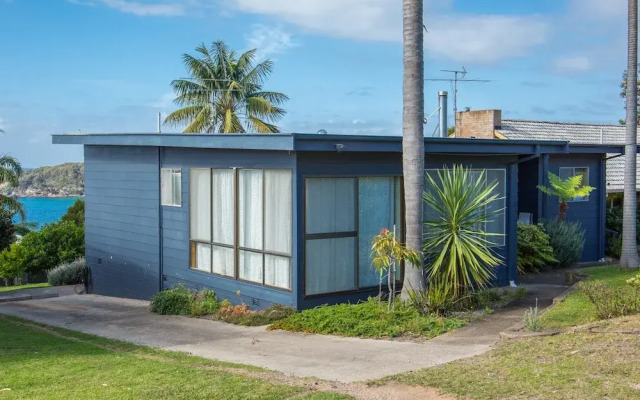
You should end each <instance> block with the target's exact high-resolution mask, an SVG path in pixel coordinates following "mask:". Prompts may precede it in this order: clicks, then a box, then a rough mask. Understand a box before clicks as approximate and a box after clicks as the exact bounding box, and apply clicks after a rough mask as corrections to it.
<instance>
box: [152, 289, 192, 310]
mask: <svg viewBox="0 0 640 400" xmlns="http://www.w3.org/2000/svg"><path fill="white" fill-rule="evenodd" d="M194 297H195V293H194V292H192V291H190V290H189V289H187V287H186V286H185V285H176V286H175V287H174V288H173V289H170V290H163V291H162V292H158V293H157V294H156V295H155V296H154V297H153V299H152V300H151V311H153V312H154V313H156V314H160V315H185V316H186V315H191V312H192V311H191V310H192V307H193V303H194Z"/></svg>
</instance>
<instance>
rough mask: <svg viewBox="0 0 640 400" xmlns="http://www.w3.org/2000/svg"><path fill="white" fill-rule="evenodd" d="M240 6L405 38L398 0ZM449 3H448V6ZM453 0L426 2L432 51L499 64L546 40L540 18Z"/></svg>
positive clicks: (299, 21) (242, 0)
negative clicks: (455, 8)
mask: <svg viewBox="0 0 640 400" xmlns="http://www.w3.org/2000/svg"><path fill="white" fill-rule="evenodd" d="M228 1H229V2H230V3H231V4H232V6H234V7H235V8H236V9H237V10H239V11H242V12H245V13H251V14H259V15H266V16H271V17H275V18H278V19H280V20H282V21H286V22H288V23H291V24H293V25H296V26H298V27H299V28H301V29H303V30H306V31H309V32H315V33H319V34H324V35H328V36H333V37H339V38H347V39H358V40H374V41H388V42H400V41H401V40H402V6H401V4H400V2H398V1H397V0H350V1H349V5H348V6H345V2H344V0H305V1H297V2H292V1H291V0H270V1H264V0H228ZM443 4H444V5H443ZM450 5H451V1H446V2H444V3H443V2H435V1H427V4H426V5H425V8H426V12H425V14H426V16H427V18H426V23H427V27H428V29H429V33H428V34H427V35H426V37H425V47H426V49H427V52H428V53H427V56H429V51H433V52H434V53H435V54H437V55H443V56H446V57H448V58H451V59H453V60H456V61H461V62H469V63H495V62H498V61H502V60H504V59H508V58H511V57H514V56H522V55H525V54H527V53H528V52H529V51H530V50H531V48H532V47H534V46H536V45H539V44H542V43H544V42H545V41H546V39H547V36H548V33H549V30H550V25H549V23H548V22H546V21H543V20H542V19H541V18H538V17H535V16H534V17H529V16H511V15H510V16H504V15H466V14H456V13H452V12H451V10H450Z"/></svg>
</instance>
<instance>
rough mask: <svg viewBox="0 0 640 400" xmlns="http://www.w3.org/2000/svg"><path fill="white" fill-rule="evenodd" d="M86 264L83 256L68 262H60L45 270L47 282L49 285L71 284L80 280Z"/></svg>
mask: <svg viewBox="0 0 640 400" xmlns="http://www.w3.org/2000/svg"><path fill="white" fill-rule="evenodd" d="M86 268H87V264H86V263H85V261H84V258H79V259H77V260H75V261H72V262H70V263H62V264H60V265H58V266H57V267H55V268H53V269H50V270H49V271H47V282H49V285H51V286H58V285H73V284H76V283H80V282H81V281H82V275H83V274H84V271H85V269H86Z"/></svg>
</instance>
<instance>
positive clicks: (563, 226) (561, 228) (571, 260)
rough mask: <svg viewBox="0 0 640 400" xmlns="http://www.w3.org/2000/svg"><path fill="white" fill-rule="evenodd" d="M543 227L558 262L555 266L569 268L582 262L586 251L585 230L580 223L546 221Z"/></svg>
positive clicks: (555, 220) (557, 220)
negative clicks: (583, 253) (581, 259)
mask: <svg viewBox="0 0 640 400" xmlns="http://www.w3.org/2000/svg"><path fill="white" fill-rule="evenodd" d="M543 226H544V231H545V232H546V233H547V235H549V243H550V244H551V247H552V248H553V257H554V258H555V259H556V260H557V263H556V264H555V265H554V266H556V267H559V268H568V267H571V266H573V265H574V264H575V263H577V262H578V261H580V257H581V256H582V250H584V229H582V225H581V224H580V223H579V222H566V221H561V220H559V219H552V220H549V221H545V222H544V223H543Z"/></svg>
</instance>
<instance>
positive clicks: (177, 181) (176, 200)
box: [160, 168, 182, 207]
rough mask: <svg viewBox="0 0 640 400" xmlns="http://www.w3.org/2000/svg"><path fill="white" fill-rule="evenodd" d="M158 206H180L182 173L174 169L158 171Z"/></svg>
mask: <svg viewBox="0 0 640 400" xmlns="http://www.w3.org/2000/svg"><path fill="white" fill-rule="evenodd" d="M160 193H161V196H160V204H161V205H163V206H172V207H181V206H182V171H181V170H180V169H174V168H162V169H161V170H160Z"/></svg>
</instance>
